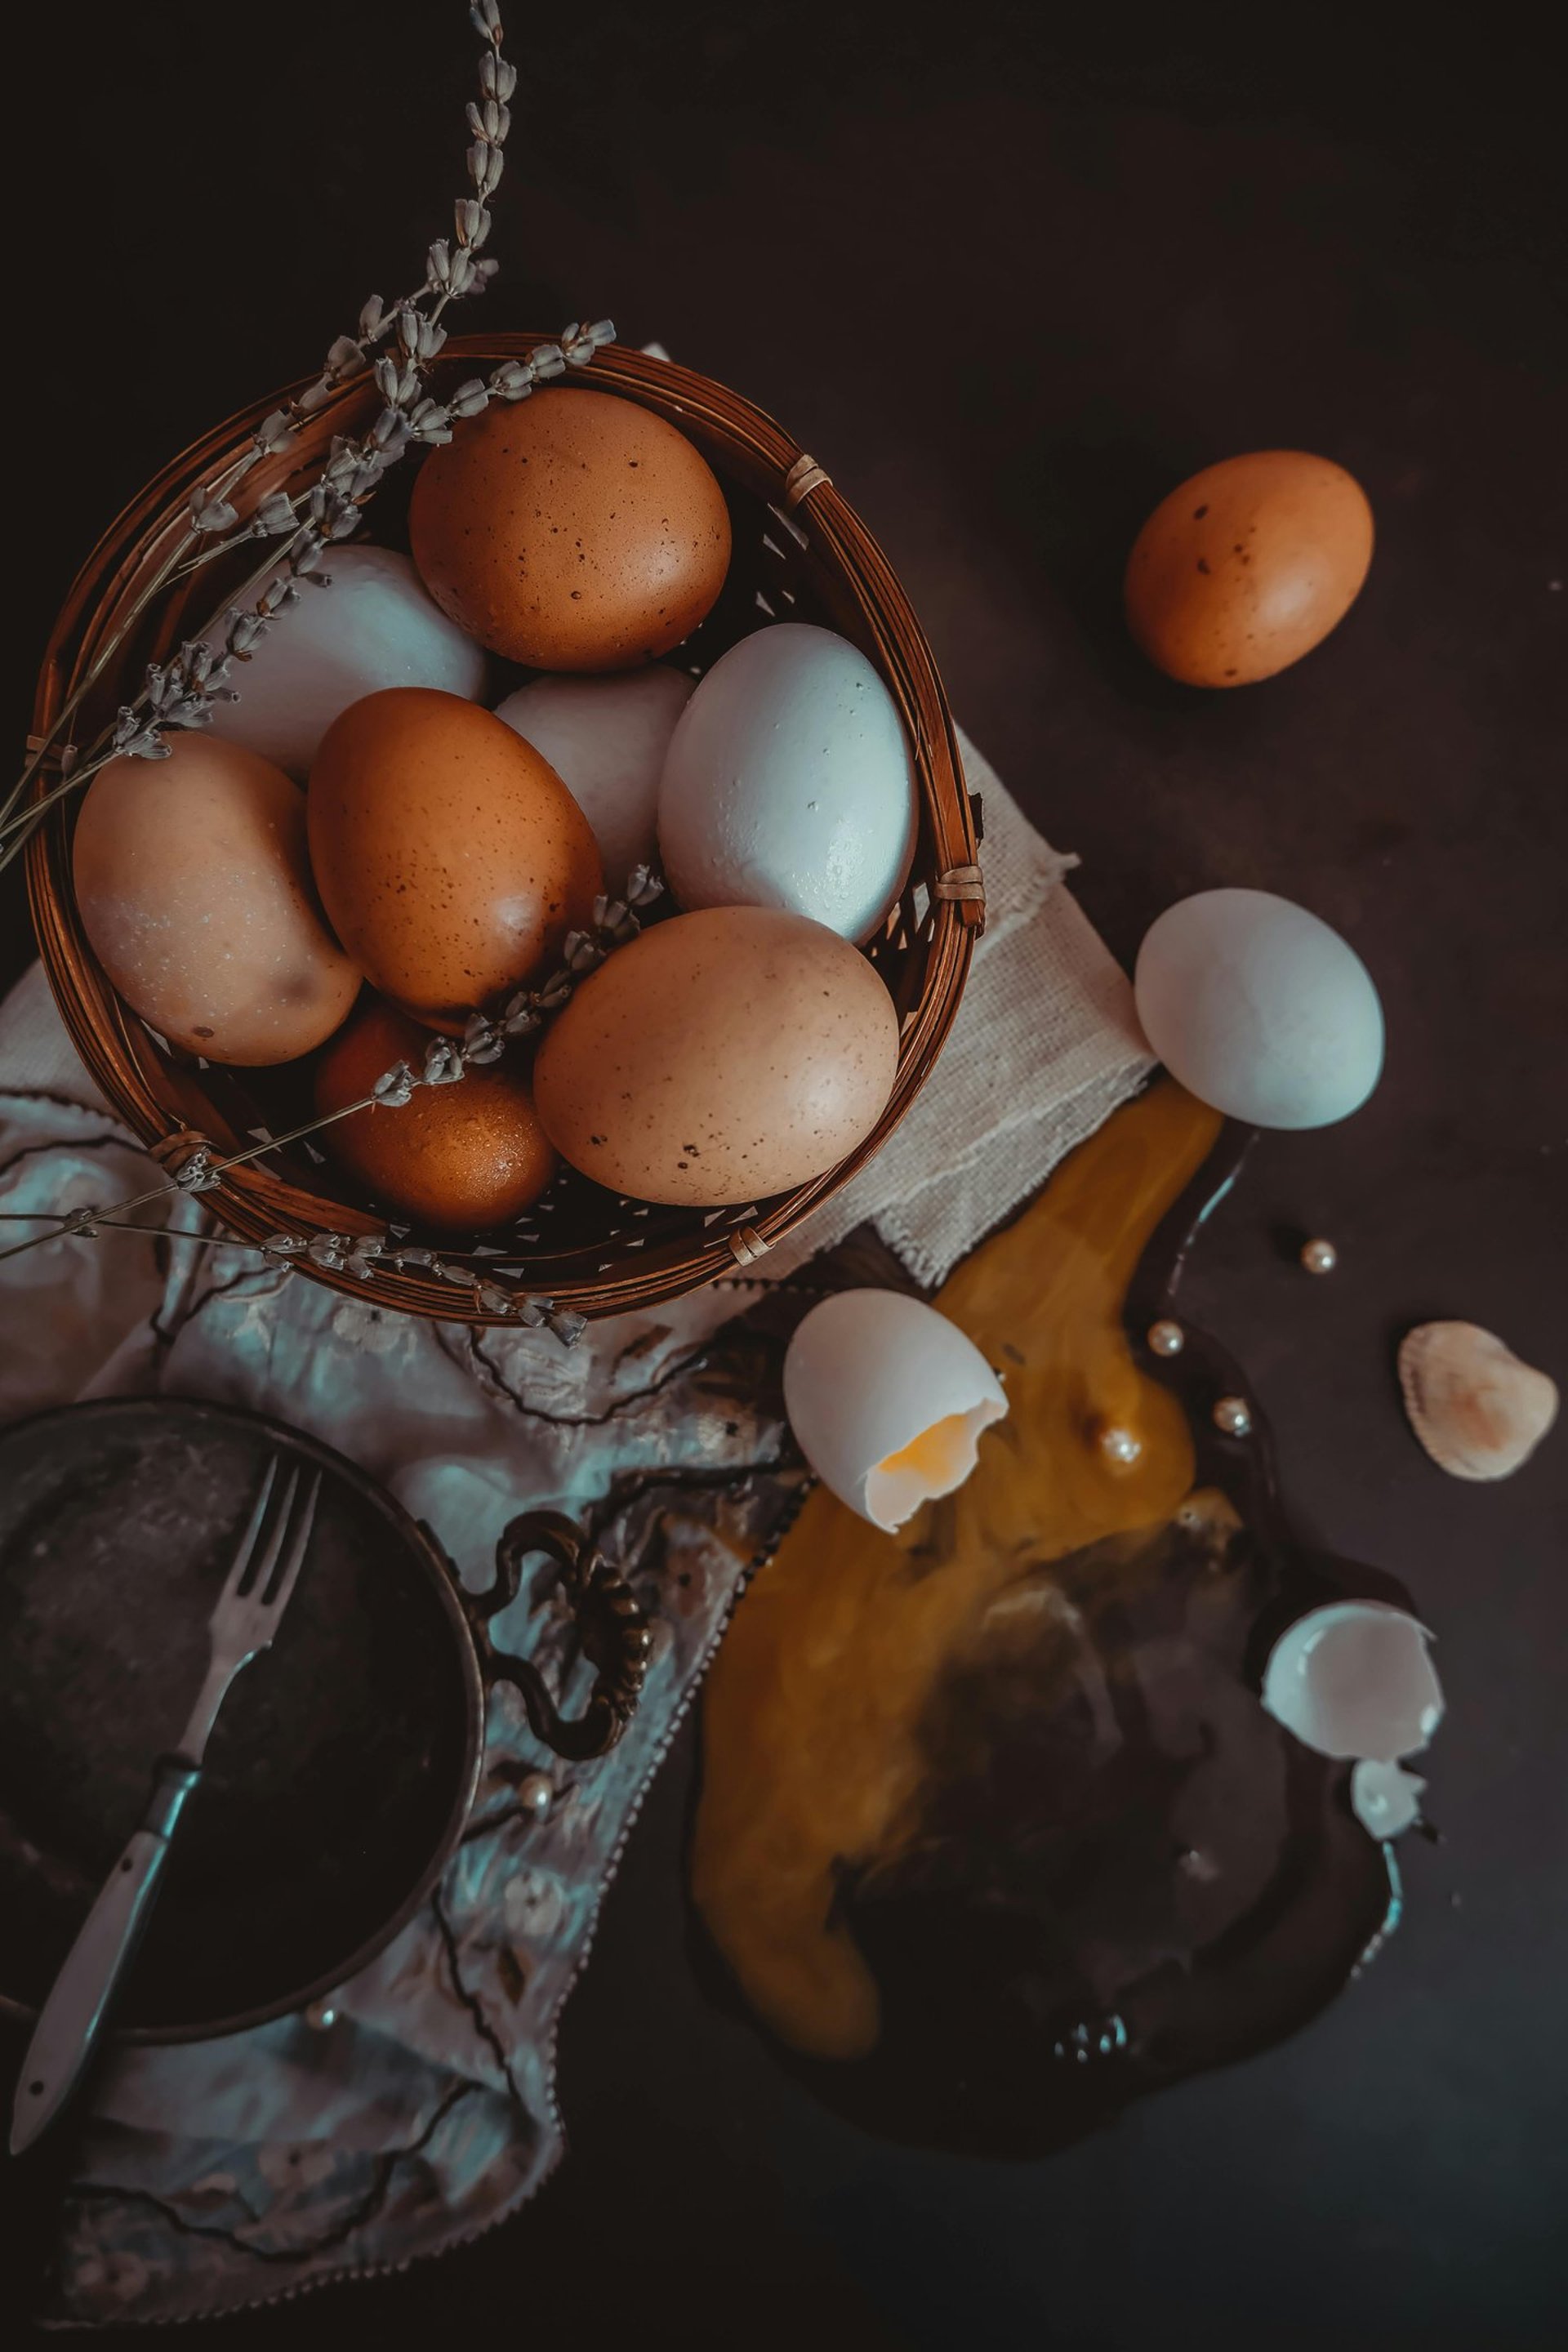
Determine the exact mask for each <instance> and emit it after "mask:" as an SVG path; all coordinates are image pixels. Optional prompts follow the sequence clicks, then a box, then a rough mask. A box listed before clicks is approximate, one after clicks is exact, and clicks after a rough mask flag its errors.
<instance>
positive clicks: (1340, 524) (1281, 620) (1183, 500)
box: [1124, 449, 1373, 686]
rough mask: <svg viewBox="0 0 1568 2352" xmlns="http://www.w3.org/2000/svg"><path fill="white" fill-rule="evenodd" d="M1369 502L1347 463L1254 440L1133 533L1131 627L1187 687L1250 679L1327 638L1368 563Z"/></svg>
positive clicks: (1186, 486)
mask: <svg viewBox="0 0 1568 2352" xmlns="http://www.w3.org/2000/svg"><path fill="white" fill-rule="evenodd" d="M1372 542H1373V523H1372V509H1371V507H1370V506H1369V505H1368V504H1367V499H1366V493H1365V491H1364V490H1363V488H1362V487H1361V485H1360V483H1359V482H1357V481H1356V480H1355V479H1354V478H1353V477H1352V475H1350V474H1347V473H1346V472H1345V470H1344V467H1342V466H1336V465H1335V464H1334V463H1333V462H1332V460H1331V459H1330V458H1328V457H1310V456H1308V454H1307V453H1306V452H1305V451H1304V450H1300V449H1258V450H1255V451H1253V452H1252V453H1251V455H1249V456H1247V457H1227V458H1226V459H1225V460H1224V461H1223V463H1222V464H1220V465H1217V466H1208V467H1205V469H1204V471H1203V472H1202V473H1201V474H1194V476H1193V477H1192V478H1191V480H1190V481H1185V482H1183V483H1182V485H1181V486H1180V488H1177V489H1174V490H1173V491H1172V492H1171V495H1170V497H1169V498H1167V499H1163V500H1162V501H1161V503H1160V505H1159V506H1157V507H1156V508H1155V509H1154V511H1153V513H1152V515H1151V516H1150V518H1149V520H1148V521H1147V522H1146V523H1145V524H1144V526H1143V528H1142V530H1141V531H1140V532H1139V534H1138V537H1137V539H1136V540H1135V541H1134V542H1133V547H1132V553H1131V556H1130V558H1129V559H1128V564H1127V579H1126V583H1125V590H1124V593H1125V600H1126V605H1127V620H1128V625H1129V626H1130V627H1131V631H1132V635H1133V636H1134V637H1135V638H1136V639H1137V641H1138V643H1139V645H1140V646H1142V649H1143V651H1144V652H1145V653H1146V654H1147V655H1148V656H1149V658H1150V660H1151V661H1152V662H1153V663H1155V664H1156V665H1157V667H1159V668H1161V669H1163V671H1164V672H1165V673H1166V675H1167V676H1168V677H1174V678H1179V679H1181V680H1182V681H1183V682H1184V684H1185V685H1188V686H1247V685H1250V684H1251V683H1253V682H1254V681H1255V680H1257V679H1258V678H1262V677H1273V675H1274V673H1275V672H1276V671H1277V670H1281V669H1286V668H1288V667H1289V665H1290V663H1292V662H1297V661H1300V658H1301V656H1302V655H1303V654H1309V653H1310V652H1311V650H1312V648H1313V646H1318V645H1321V643H1322V641H1323V639H1324V638H1325V637H1326V636H1327V635H1329V632H1330V631H1331V629H1333V628H1336V627H1337V626H1338V625H1339V623H1340V622H1341V621H1342V620H1343V618H1344V616H1345V614H1346V613H1347V612H1348V611H1349V610H1350V607H1351V605H1352V604H1353V603H1354V602H1355V599H1356V597H1357V595H1358V594H1359V593H1360V592H1361V585H1362V583H1363V580H1364V579H1365V578H1366V574H1367V568H1368V566H1369V565H1370V563H1371V562H1372Z"/></svg>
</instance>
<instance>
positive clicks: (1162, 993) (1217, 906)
mask: <svg viewBox="0 0 1568 2352" xmlns="http://www.w3.org/2000/svg"><path fill="white" fill-rule="evenodd" d="M1133 991H1134V993H1135V995H1136V998H1137V1003H1138V1018H1139V1020H1140V1021H1141V1022H1142V1025H1143V1033H1144V1034H1145V1036H1146V1037H1147V1038H1148V1040H1149V1043H1150V1045H1151V1046H1152V1049H1153V1051H1154V1052H1155V1053H1156V1054H1157V1055H1159V1057H1160V1059H1161V1061H1162V1062H1163V1063H1164V1065H1165V1067H1166V1068H1167V1069H1168V1070H1169V1071H1170V1073H1171V1075H1172V1076H1173V1077H1174V1078H1179V1079H1180V1081H1181V1083H1182V1085H1183V1086H1184V1087H1186V1088H1187V1089H1188V1091H1189V1092H1190V1093H1192V1094H1194V1095H1196V1096H1197V1097H1198V1099H1199V1101H1200V1102H1205V1103H1207V1104H1209V1105H1210V1107H1211V1108H1213V1109H1215V1110H1220V1111H1224V1112H1225V1113H1226V1117H1227V1118H1239V1119H1245V1120H1246V1121H1247V1125H1248V1126H1250V1127H1272V1128H1308V1127H1328V1126H1330V1125H1331V1124H1332V1122H1333V1121H1334V1120H1336V1119H1341V1118H1349V1116H1350V1114H1351V1112H1352V1111H1353V1110H1358V1109H1359V1108H1361V1105H1362V1104H1363V1102H1364V1101H1365V1100H1366V1098H1367V1097H1368V1096H1369V1095H1370V1094H1371V1092H1372V1090H1373V1087H1375V1086H1376V1084H1377V1081H1378V1078H1379V1076H1380V1075H1381V1073H1382V1069H1383V1043H1384V1039H1383V1007H1382V1005H1381V1003H1379V1001H1378V994H1377V991H1376V989H1375V988H1374V987H1373V982H1372V976H1371V974H1370V973H1369V972H1368V971H1367V969H1366V966H1365V965H1364V964H1363V961H1362V960H1361V958H1360V957H1359V956H1358V955H1357V954H1356V952H1355V950H1354V949H1353V948H1352V947H1350V946H1348V945H1347V944H1346V942H1345V941H1344V940H1342V939H1341V937H1340V935H1339V933H1338V932H1337V931H1335V930H1332V929H1330V927H1329V925H1328V924H1327V923H1325V922H1322V921H1321V920H1320V919H1319V918H1318V917H1317V916H1316V915H1313V914H1310V913H1309V912H1308V910H1307V909H1306V908H1305V907H1298V906H1297V905H1295V904H1294V902H1293V901H1292V900H1290V899H1289V898H1276V897H1275V896H1274V894H1273V893H1272V892H1271V891H1268V890H1200V891H1199V892H1198V893H1197V894H1196V896H1195V897H1194V898H1183V899H1180V900H1178V902H1177V904H1176V905H1175V906H1173V907H1167V908H1166V909H1165V912H1164V913H1163V915H1161V916H1160V917H1159V918H1158V919H1156V921H1154V922H1153V923H1152V924H1151V926H1150V928H1149V930H1148V931H1147V933H1146V934H1145V936H1144V940H1143V944H1142V947H1141V948H1140V949H1139V950H1138V963H1137V968H1136V971H1135V973H1134V977H1133Z"/></svg>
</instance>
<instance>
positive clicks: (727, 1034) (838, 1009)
mask: <svg viewBox="0 0 1568 2352" xmlns="http://www.w3.org/2000/svg"><path fill="white" fill-rule="evenodd" d="M898 1058H899V1023H898V1016H897V1014H896V1013H895V1012H894V1010H893V1002H892V999H891V997H890V996H889V994H888V992H887V990H886V988H885V987H884V986H883V984H882V982H881V981H880V980H879V977H878V975H877V972H876V971H875V969H874V967H873V966H872V965H871V964H869V963H868V962H867V961H866V959H865V958H864V956H862V955H860V954H859V953H858V950H856V949H855V948H853V947H852V946H851V945H850V944H849V942H848V941H847V940H843V939H840V938H839V936H838V934H837V932H836V931H830V930H829V929H827V928H826V925H825V924H822V923H816V922H813V921H811V919H809V918H808V917H806V916H805V915H796V914H792V913H787V912H785V911H784V910H783V909H781V908H773V907H712V908H704V909H702V910H701V911H700V912H698V913H695V914H690V915H677V916H675V917H673V918H672V919H670V920H669V921H668V922H665V923H659V924H657V925H655V926H654V928H653V929H650V930H647V931H645V932H644V933H643V934H642V936H641V937H640V938H639V939H637V940H633V941H632V942H631V944H630V946H628V947H625V948H621V949H619V950H617V951H616V954H614V955H613V956H611V957H610V959H609V961H608V962H606V963H605V964H604V965H602V966H601V967H600V969H599V970H598V971H596V972H595V973H594V974H593V975H592V976H591V977H590V978H589V979H588V980H586V981H584V982H583V983H582V984H581V985H580V986H579V988H578V989H577V992H576V993H575V994H574V996H573V997H572V999H571V1001H570V1003H568V1004H567V1005H566V1007H565V1010H564V1011H563V1013H560V1015H559V1016H558V1017H557V1019H556V1021H555V1023H554V1024H553V1026H552V1028H551V1029H550V1030H549V1031H548V1032H547V1033H546V1034H545V1038H544V1042H543V1044H542V1045H541V1047H540V1050H539V1056H538V1059H537V1061H536V1063H535V1065H534V1079H533V1085H534V1099H535V1101H536V1103H537V1104H538V1107H539V1115H540V1118H542V1121H543V1123H544V1127H545V1131H546V1132H547V1134H548V1135H549V1136H550V1139H551V1140H552V1143H553V1144H554V1145H555V1147H556V1150H558V1151H559V1152H560V1154H561V1156H562V1158H563V1160H570V1161H571V1163H572V1165H573V1166H574V1168H580V1169H581V1170H582V1171H583V1172H584V1175H588V1176H592V1177H593V1178H595V1181H597V1182H599V1183H601V1184H605V1185H608V1186H609V1187H611V1189H612V1190H614V1191H616V1192H626V1193H631V1194H633V1195H635V1196H636V1197H637V1199H639V1200H644V1201H663V1202H678V1203H681V1204H684V1205H689V1206H696V1207H700V1208H718V1207H721V1206H723V1205H724V1204H725V1203H727V1202H737V1201H752V1200H757V1199H761V1198H763V1196H765V1195H766V1194H769V1193H773V1192H784V1191H786V1190H787V1189H788V1187H789V1186H791V1185H792V1184H800V1183H804V1182H805V1181H806V1180H807V1179H808V1178H809V1177H813V1176H820V1175H822V1174H823V1173H824V1172H825V1171H826V1170H827V1169H829V1168H832V1167H834V1166H835V1165H836V1164H837V1161H838V1160H842V1159H843V1158H844V1156H845V1154H846V1153H847V1152H849V1151H852V1150H854V1148H855V1146H856V1145H857V1144H858V1143H859V1142H860V1141H862V1140H863V1139H864V1138H865V1137H866V1136H867V1135H868V1134H869V1132H870V1130H871V1129H872V1128H873V1127H874V1126H875V1125H876V1123H877V1120H878V1118H879V1117H880V1116H881V1113H882V1110H883V1108H885V1106H886V1104H887V1100H888V1097H889V1094H890V1093H891V1091H892V1086H893V1078H894V1075H895V1072H896V1070H897V1066H898Z"/></svg>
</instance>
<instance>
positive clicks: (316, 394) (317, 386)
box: [294, 376, 333, 416]
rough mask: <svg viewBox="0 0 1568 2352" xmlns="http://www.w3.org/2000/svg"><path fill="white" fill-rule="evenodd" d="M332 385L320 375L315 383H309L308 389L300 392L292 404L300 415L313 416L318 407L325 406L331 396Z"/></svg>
mask: <svg viewBox="0 0 1568 2352" xmlns="http://www.w3.org/2000/svg"><path fill="white" fill-rule="evenodd" d="M332 390H333V387H332V385H331V383H329V382H328V381H327V379H326V377H325V376H322V377H321V379H320V380H319V381H318V382H317V383H313V384H311V385H310V388H309V390H308V391H305V392H302V393H301V394H300V397H299V399H298V400H297V401H296V402H295V404H294V405H295V407H296V408H298V409H299V411H300V415H303V416H313V415H315V413H316V411H317V409H318V408H325V406H326V404H327V403H328V401H329V400H331V396H332Z"/></svg>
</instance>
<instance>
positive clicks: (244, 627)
mask: <svg viewBox="0 0 1568 2352" xmlns="http://www.w3.org/2000/svg"><path fill="white" fill-rule="evenodd" d="M224 620H225V623H226V635H225V637H224V643H225V645H226V646H227V647H228V650H229V652H230V653H231V654H237V655H238V656H239V658H240V660H241V661H248V660H249V658H250V654H251V649H252V647H253V646H258V645H259V644H260V642H261V640H262V638H263V637H264V636H265V635H267V623H266V622H265V620H264V619H263V618H262V616H261V614H259V613H242V612H240V611H239V610H238V608H237V607H231V608H230V610H229V611H228V612H227V613H226V614H224Z"/></svg>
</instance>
